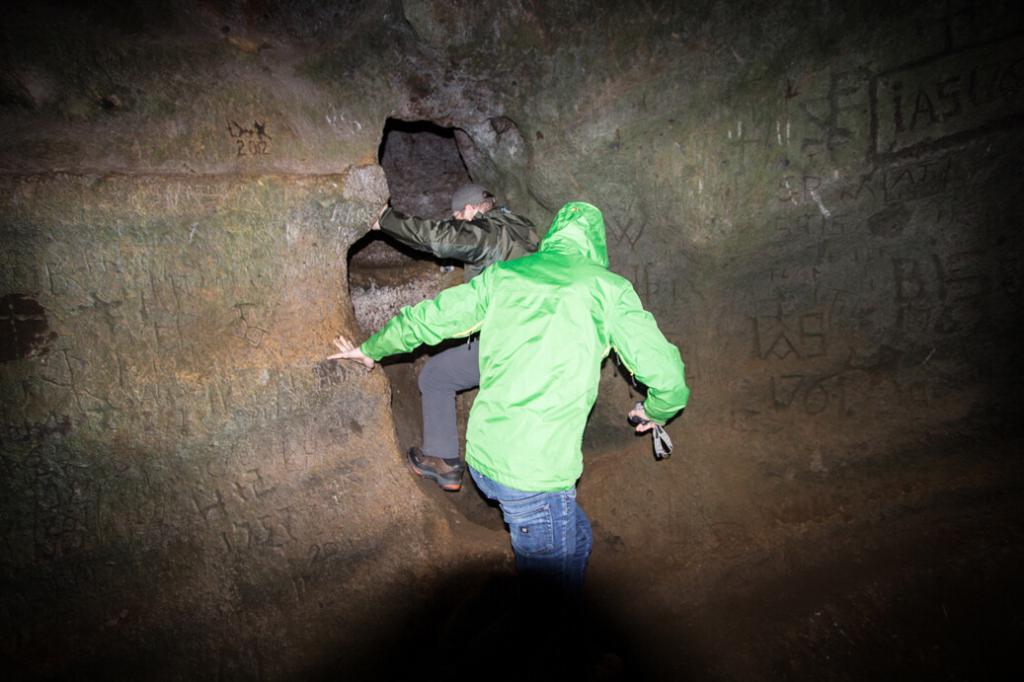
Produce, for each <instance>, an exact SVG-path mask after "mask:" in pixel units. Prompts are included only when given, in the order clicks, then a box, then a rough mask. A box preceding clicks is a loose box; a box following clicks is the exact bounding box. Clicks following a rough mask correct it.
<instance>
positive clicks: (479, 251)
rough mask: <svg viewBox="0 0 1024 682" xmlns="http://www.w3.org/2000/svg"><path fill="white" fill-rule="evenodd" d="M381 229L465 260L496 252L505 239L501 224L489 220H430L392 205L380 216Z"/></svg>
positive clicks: (408, 242) (421, 247)
mask: <svg viewBox="0 0 1024 682" xmlns="http://www.w3.org/2000/svg"><path fill="white" fill-rule="evenodd" d="M380 229H381V230H383V231H384V232H387V233H388V234H389V235H391V236H392V237H394V238H395V239H397V240H398V241H400V242H402V243H403V244H405V245H406V246H411V247H412V248H414V249H416V250H418V251H425V252H427V253H432V254H434V255H435V256H437V257H438V258H450V259H453V260H458V261H462V262H464V263H477V262H480V261H483V260H485V259H487V258H488V257H490V256H493V254H494V252H495V251H496V250H497V249H498V247H499V245H500V243H501V231H500V228H498V227H497V226H496V225H493V224H491V223H490V222H488V221H476V222H470V221H468V220H455V219H452V220H429V219H427V218H416V217H414V216H406V215H404V214H402V213H399V212H398V211H395V210H393V209H390V208H389V209H388V210H387V211H386V212H385V213H384V215H382V216H381V217H380Z"/></svg>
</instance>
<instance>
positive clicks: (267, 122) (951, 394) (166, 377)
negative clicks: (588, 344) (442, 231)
mask: <svg viewBox="0 0 1024 682" xmlns="http://www.w3.org/2000/svg"><path fill="white" fill-rule="evenodd" d="M1022 17H1024V14H1022V12H1021V10H1020V9H1019V7H1018V5H1017V4H1016V3H1011V2H994V3H977V2H972V1H971V0H950V2H946V3H917V2H886V3H873V2H863V3H855V4H850V3H834V2H825V1H821V2H813V3H803V2H775V3H762V2H747V3H728V4H726V3H714V2H700V3H687V4H685V5H681V4H679V3H671V2H666V3H659V2H650V3H640V4H639V5H637V6H635V7H634V6H632V5H630V6H621V7H620V6H619V5H618V4H616V3H610V2H608V3H605V2H566V3H532V2H511V3H478V2H455V3H451V2H440V0H406V1H405V2H397V1H395V2H379V3H378V2H363V3H359V2H357V3H347V4H345V5H344V7H341V8H336V7H333V6H328V5H327V4H321V3H314V2H294V3H277V4H269V3H261V2H239V3H230V2H225V3H216V2H214V3H206V2H203V3H191V2H178V3H166V4H163V5H161V6H160V7H159V8H156V7H154V6H150V5H148V4H146V3H119V4H116V5H115V4H114V3H98V4H94V5H92V6H91V8H88V9H85V8H75V7H73V6H71V5H65V4H62V3H53V4H51V3H35V4H33V5H31V6H22V7H19V8H18V9H17V10H15V11H13V12H12V13H11V14H10V16H9V17H7V19H6V20H5V25H4V29H3V46H4V49H3V52H2V55H0V56H2V66H3V69H2V71H3V76H2V80H0V107H2V108H0V119H2V121H3V126H4V130H5V131H6V135H5V140H4V144H3V148H2V150H0V171H2V180H0V184H2V187H3V190H2V192H0V206H2V208H0V216H2V222H0V230H2V233H3V243H4V253H3V256H2V258H3V267H2V270H0V282H2V291H0V296H3V309H2V310H0V316H2V320H3V353H4V356H3V362H2V363H0V385H2V401H0V409H2V411H3V426H4V429H3V434H2V437H3V447H2V450H3V455H2V457H3V460H2V464H3V467H4V476H3V503H2V504H3V517H2V518H3V529H2V540H3V547H4V551H3V554H4V557H3V559H2V560H0V561H2V566H3V575H4V579H5V582H6V584H7V587H6V588H5V594H4V604H3V614H4V615H3V620H2V622H3V628H4V630H3V631H4V634H5V637H4V639H5V645H4V646H5V651H4V653H5V655H6V656H7V657H8V658H9V659H10V660H12V661H15V663H14V665H15V666H21V668H19V669H21V670H24V671H26V672H29V673H31V674H35V675H48V674H58V673H59V672H60V671H61V670H64V666H68V665H71V662H70V661H69V660H68V659H66V658H65V657H64V656H63V655H62V652H63V651H74V652H75V653H76V655H84V656H86V658H87V659H88V660H94V661H100V662H99V663H97V665H100V666H102V660H101V659H102V658H103V657H105V656H122V658H121V659H119V660H121V661H122V662H123V661H124V660H128V661H129V662H135V663H138V664H139V665H148V663H146V662H145V659H146V657H147V656H151V657H152V658H153V659H154V660H157V661H162V660H163V658H169V657H171V656H174V657H175V663H174V666H176V667H174V670H175V671H180V670H182V669H191V668H189V666H195V669H194V670H193V672H196V674H199V675H208V676H216V675H218V674H219V675H222V676H226V677H230V676H231V675H236V676H238V677H247V676H248V677H253V676H256V675H258V674H262V675H267V676H271V677H282V676H287V675H289V674H294V672H295V669H294V668H292V667H289V666H299V665H300V663H299V662H298V661H300V660H301V661H305V663H303V664H302V665H312V663H310V660H311V659H314V660H316V659H317V657H327V658H330V657H339V656H345V655H348V656H355V655H356V653H357V652H358V649H359V646H358V643H359V642H360V641H361V640H360V637H359V634H358V633H359V632H361V631H363V630H362V627H363V625H364V624H365V623H367V622H377V621H387V620H388V618H389V617H390V615H393V614H391V612H389V611H388V610H387V609H379V608H377V607H378V606H379V599H380V595H381V594H384V593H387V591H388V590H390V589H392V588H393V586H394V585H395V584H402V585H408V584H410V578H411V577H414V576H417V575H424V574H429V573H430V572H431V571H433V570H435V569H436V568H437V567H438V566H443V565H449V564H451V562H457V561H462V560H465V558H466V556H467V555H470V554H472V553H473V552H476V551H480V552H482V553H486V552H491V553H492V554H493V555H495V556H505V555H503V554H502V552H503V551H507V550H503V544H502V542H503V538H502V537H501V535H500V532H498V533H495V534H492V535H488V536H486V538H487V539H486V541H485V542H484V549H481V550H474V549H466V548H465V547H462V548H456V547H455V545H454V543H453V537H454V536H453V531H452V528H451V526H450V524H449V523H448V521H447V519H448V518H449V517H447V516H445V514H443V513H435V512H438V510H439V509H440V508H442V507H443V505H444V504H445V502H444V500H443V498H437V497H428V496H425V495H424V494H423V489H422V488H419V487H417V485H416V484H415V482H414V481H412V480H411V479H410V477H409V476H408V475H407V474H406V473H405V472H404V471H402V470H401V468H400V467H399V466H398V462H399V461H400V455H399V453H398V447H397V444H396V442H395V438H394V431H393V426H392V418H391V414H390V406H389V399H390V398H389V388H388V384H387V382H386V380H385V378H384V377H383V375H382V374H381V373H380V372H375V373H369V374H367V373H365V372H363V371H362V370H361V369H359V368H355V367H351V366H334V365H333V364H324V363H321V362H320V360H321V358H322V357H323V356H324V355H325V354H326V353H327V351H328V350H329V349H330V345H329V340H330V338H332V337H333V335H334V334H336V333H338V332H348V333H350V334H358V333H359V330H358V327H357V324H356V322H355V320H354V317H353V314H352V308H351V303H350V301H349V299H348V296H347V285H348V278H347V272H346V258H347V255H348V250H349V248H350V247H351V245H352V244H353V243H355V242H356V241H357V240H358V239H359V238H360V237H361V236H362V235H363V234H365V232H366V225H367V223H368V222H369V221H370V220H371V219H372V217H373V215H374V214H375V212H376V210H378V209H379V207H380V206H381V205H382V204H383V202H384V201H385V200H386V197H387V186H386V183H385V178H384V174H383V171H382V169H381V168H380V167H379V166H378V165H377V161H378V158H377V153H378V146H379V144H380V142H381V134H382V131H383V129H384V124H385V121H386V120H387V119H388V118H389V117H393V118H398V119H404V120H426V121H433V122H434V123H436V124H438V125H441V126H446V127H449V126H450V127H454V128H455V129H456V133H455V135H456V140H457V142H458V145H459V149H460V152H461V154H462V158H463V160H464V161H465V163H466V166H467V168H468V170H469V172H470V174H471V175H472V176H473V178H474V179H476V180H478V181H481V182H484V183H485V184H487V185H489V186H491V187H493V188H495V190H497V191H498V193H499V194H500V195H502V196H503V197H504V198H506V199H507V200H508V202H509V204H510V205H511V206H512V207H513V208H515V209H517V210H519V211H522V212H525V213H526V214H527V215H530V216H531V217H532V218H533V219H535V221H536V222H537V223H538V224H539V225H546V224H547V222H548V221H549V220H550V218H551V216H552V215H553V212H554V211H555V210H557V208H558V207H559V206H560V205H561V204H562V203H563V202H565V201H568V200H572V199H583V200H588V201H591V202H593V203H595V204H596V205H597V206H598V207H600V208H601V209H602V210H603V211H604V213H605V216H606V220H607V226H608V230H609V246H610V252H611V253H610V257H611V262H612V269H614V270H615V271H617V272H619V273H621V274H623V275H625V276H627V277H629V278H630V279H631V280H632V281H633V283H634V284H635V285H636V288H637V290H638V292H639V293H640V296H641V298H642V300H643V301H644V303H645V305H646V306H647V307H648V309H650V310H651V311H652V312H654V314H655V315H656V317H657V318H658V320H659V323H660V324H661V326H662V329H663V330H664V331H665V333H666V335H667V336H668V337H669V338H670V339H671V340H673V341H674V342H675V343H677V344H678V345H679V347H680V349H681V351H682V355H683V358H684V360H686V362H687V371H688V380H689V382H690V384H691V386H692V388H693V390H694V393H693V401H692V404H691V406H690V407H689V408H688V409H687V411H686V413H685V414H684V416H682V417H681V418H679V419H677V420H676V421H675V422H673V423H672V425H671V426H670V428H669V430H670V433H671V434H672V436H673V437H674V439H675V440H676V443H677V448H678V449H677V453H676V455H675V457H674V458H673V459H672V460H671V461H669V462H662V463H655V462H654V461H653V460H652V459H651V458H650V455H649V450H648V448H649V444H648V442H647V441H646V440H641V439H635V438H633V437H632V436H631V435H630V433H629V432H628V430H626V429H624V428H623V425H622V415H623V414H624V413H625V411H626V410H627V409H628V407H629V406H630V405H631V403H632V401H633V400H635V399H636V396H637V395H638V393H637V390H636V389H635V388H633V387H631V386H630V385H629V384H628V383H627V382H626V381H624V379H623V377H621V376H618V374H617V372H616V369H615V366H614V363H613V362H609V363H607V364H606V367H605V370H604V378H603V382H602V399H601V400H600V402H599V404H598V406H597V407H596V409H595V413H594V415H593V418H592V420H591V423H590V426H589V428H588V433H587V435H586V437H585V448H586V451H587V456H588V461H587V475H585V477H584V480H583V482H582V484H581V500H582V502H583V504H584V506H585V507H586V508H587V509H588V511H589V512H590V513H591V515H592V517H593V518H594V520H595V533H596V536H597V545H596V547H597V548H596V550H595V555H594V559H593V564H592V567H593V568H592V573H591V576H592V581H593V583H594V584H596V585H601V586H605V587H609V588H610V587H611V586H612V585H614V586H616V589H619V590H623V589H627V588H625V587H623V585H628V584H630V582H631V581H629V580H626V581H623V580H620V579H619V578H620V577H621V576H636V575H647V574H649V573H648V572H649V571H651V570H655V568H657V567H660V568H661V569H663V570H664V569H665V567H668V568H667V570H668V572H667V573H663V574H662V575H663V577H664V578H665V579H663V580H660V581H649V582H647V583H645V584H644V586H643V587H642V588H634V589H639V590H641V592H643V593H644V595H645V596H646V597H649V598H650V599H651V600H653V601H658V600H660V601H662V602H665V601H670V602H671V601H673V600H674V601H675V602H678V601H679V600H683V601H686V600H700V599H708V598H710V597H711V595H713V594H715V593H716V590H718V589H721V586H722V585H723V584H724V583H728V582H730V581H732V583H735V582H736V581H737V580H739V581H740V582H742V581H744V580H753V577H752V576H755V575H760V574H765V573H773V574H774V573H780V574H781V573H785V572H787V571H791V570H794V565H795V564H799V563H801V562H811V561H814V560H815V557H814V552H812V551H810V550H800V549H794V547H793V544H792V543H794V542H797V543H800V542H802V543H808V546H813V545H814V543H819V544H817V545H816V550H817V551H818V552H819V553H822V554H827V553H828V552H829V551H830V549H829V546H828V545H827V543H826V544H821V541H822V540H823V539H828V538H834V537H837V536H843V535H856V533H857V532H860V530H862V529H863V528H865V527H873V526H874V525H877V524H878V523H880V522H881V521H882V520H883V519H886V518H891V516H892V515H893V514H895V515H897V516H899V515H901V514H903V515H906V514H912V513H913V512H914V511H915V510H920V509H923V508H926V507H928V506H929V505H932V504H935V503H936V501H937V500H941V499H945V497H944V496H948V495H949V494H952V493H957V492H963V491H975V492H976V493H977V494H978V495H979V496H984V495H990V496H991V495H995V494H996V493H998V492H1000V491H1005V490H1007V489H1010V490H1013V489H1014V488H1013V486H1016V485H1018V481H1019V478H1017V477H1016V474H1014V475H1012V476H1011V475H1008V473H1007V472H1008V469H1007V467H1009V466H1010V465H1011V464H1012V461H1011V460H1012V457H1011V455H1012V453H1013V452H1015V451H1016V449H1015V448H1009V449H1007V452H1009V453H1010V454H1009V455H1005V456H1004V457H1002V458H1000V457H996V458H994V459H992V460H990V459H986V460H984V462H979V461H978V460H977V458H971V457H970V456H969V453H970V452H972V451H973V450H972V448H974V447H976V444H977V443H979V442H982V441H984V440H985V439H988V440H991V439H999V438H1004V439H1011V438H1015V437H1018V436H1019V426H1018V419H1017V417H1018V416H1019V407H1018V406H1019V404H1020V398H1021V389H1020V387H1021V383H1020V376H1021V369H1020V362H1019V360H1018V359H1017V357H1016V356H1015V354H1014V352H1013V350H1014V343H1013V342H1014V340H1015V337H1014V331H1015V328H1016V326H1017V323H1018V320H1019V318H1020V272H1021V248H1020V247H1021V237H1020V233H1019V226H1020V223H1021V214H1022V210H1024V208H1022V200H1021V192H1020V189H1021V182H1020V179H1019V175H1018V173H1017V166H1018V162H1019V159H1020V158H1021V157H1022V154H1021V152H1022V143H1024V135H1022V133H1021V130H1020V122H1021V113H1022V111H1024V100H1022V98H1024V91H1022V77H1024V65H1022V58H1021V55H1022V53H1024V50H1022V47H1024V42H1022V38H1021V34H1022ZM1011 442H1012V441H1011ZM627 462H628V466H629V467H630V475H631V482H632V484H631V485H630V486H628V487H623V486H621V485H619V481H620V478H619V477H620V476H621V471H622V469H623V466H624V464H625V463H627ZM410 518H414V519H417V521H416V522H415V523H409V519H410ZM641 548H655V550H656V551H638V550H640V549H641ZM836 551H838V550H836ZM726 564H728V565H731V566H740V567H744V568H742V570H740V569H738V570H737V571H733V572H723V571H722V570H721V567H722V566H723V565H726ZM737 576H739V577H737ZM632 596H635V595H632ZM389 603H391V604H393V605H394V607H395V608H398V604H397V603H396V602H389ZM154 604H155V605H156V606H155V607H154ZM389 614H390V615H389ZM200 633H202V634H200ZM69 642H70V643H71V646H70V648H69V646H68V643H69ZM140 642H145V646H143V647H142V649H141V653H140V650H138V649H137V647H138V646H139V643H140ZM272 642H284V644H285V645H286V647H292V650H293V651H294V655H293V656H284V657H278V658H277V659H274V660H273V661H271V660H269V657H267V656H265V655H262V654H260V653H259V652H260V651H265V650H266V649H267V647H268V646H269V645H270V644H271V643H272ZM129 648H131V649H133V651H134V653H131V654H130V655H129V654H128V652H127V649H129ZM122 649H123V650H122ZM339 651H340V652H341V653H339ZM83 652H84V653H83ZM90 652H91V653H90ZM310 652H316V653H315V654H313V653H310ZM345 652H347V653H345ZM89 656H92V658H91V659H90V658H89ZM125 657H127V658H125ZM162 657H163V658H162ZM332 660H333V659H332ZM201 661H205V662H208V661H214V662H213V663H212V664H208V665H204V664H201V663H200V662H201ZM210 665H212V666H213V667H212V668H211V667H210ZM325 665H326V664H325ZM261 666H262V667H261ZM211 670H214V672H211ZM217 671H219V672H217ZM168 674H169V675H171V673H168ZM174 674H177V673H174ZM172 676H173V675H172Z"/></svg>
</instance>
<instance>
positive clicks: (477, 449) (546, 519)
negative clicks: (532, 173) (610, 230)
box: [330, 202, 690, 593]
mask: <svg viewBox="0 0 1024 682" xmlns="http://www.w3.org/2000/svg"><path fill="white" fill-rule="evenodd" d="M476 331H479V332H480V341H479V343H480V377H481V379H480V393H479V394H478V395H477V398H476V401H475V402H474V404H473V408H472V410H471V411H470V417H469V427H468V432H467V438H466V461H467V464H468V465H469V468H470V472H471V473H472V475H473V479H474V481H476V483H477V485H478V487H480V489H481V490H482V491H483V492H484V494H485V495H487V496H488V497H490V498H492V499H495V500H497V501H498V503H499V505H500V506H501V509H502V512H503V514H504V517H505V521H506V522H507V523H508V526H509V532H510V534H511V537H512V548H513V551H514V553H515V556H516V565H517V567H518V569H519V571H520V573H526V574H531V575H541V576H549V577H553V578H555V579H557V581H558V584H559V586H560V587H561V588H563V589H565V590H566V591H568V592H569V593H579V591H580V590H581V589H582V584H583V574H584V571H585V569H586V564H587V559H588V557H589V554H590V548H591V543H592V538H591V532H590V524H589V521H588V520H587V517H586V515H585V514H584V513H583V510H582V509H580V508H579V506H578V505H577V504H576V499H575V498H576V481H577V479H578V478H579V477H580V474H581V472H582V471H583V455H582V449H581V445H582V440H583V429H584V426H585V425H586V421H587V415H588V414H589V412H590V409H591V407H592V406H593V404H594V401H595V399H596V398H597V390H598V382H599V379H600V371H601V361H602V360H603V359H604V358H605V357H606V356H607V355H608V354H609V352H610V351H611V350H613V349H614V350H615V352H616V353H617V355H618V357H619V359H620V360H621V362H622V363H623V365H624V366H625V367H626V368H627V369H628V370H629V371H630V372H631V373H632V374H633V375H634V376H635V378H636V379H638V380H639V381H641V382H643V383H644V384H646V385H647V388H648V391H647V398H646V400H645V401H644V403H643V407H642V409H640V410H638V411H634V412H633V413H632V414H635V415H636V416H638V417H640V418H642V419H646V420H649V423H646V424H640V425H638V426H637V427H636V429H637V430H638V431H644V430H648V429H650V428H653V425H654V424H655V423H657V424H663V423H664V422H665V421H666V420H668V419H670V418H671V417H673V416H674V415H675V414H676V413H677V412H679V410H681V409H683V407H685V406H686V404H687V401H688V399H689V395H690V391H689V389H688V388H687V386H686V381H685V376H684V368H683V362H682V360H681V358H680V356H679V351H678V349H677V348H676V347H675V346H674V345H672V344H671V343H669V342H668V340H666V339H665V337H664V335H663V334H662V333H661V331H660V330H659V329H658V325H657V323H656V322H655V320H654V317H653V316H652V315H651V314H650V313H648V312H647V311H645V310H644V309H643V306H642V305H641V303H640V299H639V297H638V296H637V294H636V291H635V290H634V289H633V286H632V285H631V284H630V282H629V281H628V280H626V279H625V278H623V277H620V276H619V275H617V274H615V273H613V272H611V271H609V270H608V254H607V249H606V246H605V229H604V219H603V217H602V215H601V212H600V211H599V210H598V209H597V208H595V207H594V206H591V205H590V204H587V203H583V202H572V203H569V204H566V205H565V206H563V207H562V209H561V210H560V211H559V212H558V215H557V216H556V217H555V219H554V221H553V222H552V224H551V228H550V230H549V231H548V233H547V235H546V236H545V237H544V240H543V242H541V245H540V249H539V251H538V252H537V253H535V254H532V255H529V256H524V257H522V258H518V259H516V260H512V261H507V262H503V263H498V264H496V265H494V266H492V267H490V268H488V269H486V270H484V272H483V273H482V274H480V275H479V276H477V277H475V278H473V279H472V280H471V281H470V282H469V283H467V284H463V285H461V286H458V287H454V288H452V289H448V290H446V291H443V292H441V294H440V295H438V296H437V298H435V299H433V300H431V301H423V302H422V303H419V304H418V305H415V306H412V307H406V308H403V309H402V310H401V311H400V312H399V314H398V315H396V316H395V317H394V318H392V319H391V320H390V321H389V322H388V323H387V324H386V325H385V326H384V328H383V329H381V330H380V331H379V332H377V333H376V334H374V335H373V336H371V337H370V338H369V339H367V340H366V341H365V342H364V343H363V344H362V345H361V346H359V347H355V346H354V345H353V344H352V343H351V342H350V341H349V340H348V339H346V338H344V337H339V338H338V339H336V340H335V345H336V346H337V347H338V349H339V351H340V352H339V353H336V354H334V355H332V356H330V358H331V359H350V360H358V361H361V362H363V364H364V365H366V366H367V367H369V368H372V367H373V365H374V362H375V361H377V360H379V359H381V358H383V357H385V356H387V355H393V354H396V353H405V352H408V351H409V350H411V349H413V348H415V347H417V346H418V345H420V344H424V343H425V344H436V343H439V342H440V341H442V340H444V339H447V338H453V337H461V336H467V335H469V334H472V333H474V332H476Z"/></svg>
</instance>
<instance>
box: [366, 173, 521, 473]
mask: <svg viewBox="0 0 1024 682" xmlns="http://www.w3.org/2000/svg"><path fill="white" fill-rule="evenodd" d="M373 229H379V230H382V231H383V232H386V233H387V234H389V235H390V236H392V237H394V238H395V239H397V240H398V241H400V242H401V243H403V244H405V245H407V246H410V247H412V248H414V249H418V250H420V251H425V252H427V253H430V254H433V255H434V256H436V257H438V258H444V259H451V260H458V261H462V262H463V263H465V279H466V281H469V280H470V279H472V278H473V277H475V276H476V275H478V274H480V272H482V271H483V269H484V268H486V267H487V266H488V265H491V264H492V263H496V262H498V261H505V260H509V259H512V258H518V257H519V256H523V255H526V254H527V253H532V252H534V251H536V250H537V233H536V231H535V230H534V227H533V223H531V222H530V221H529V220H528V219H526V218H523V217H522V216H518V215H516V214H514V213H512V212H511V211H509V210H508V209H506V208H504V207H500V206H497V202H496V200H495V198H494V196H493V195H492V194H491V193H490V192H488V191H487V190H485V189H484V188H483V187H481V186H480V185H475V184H470V185H463V186H462V187H460V188H459V189H457V190H456V191H455V193H454V194H453V195H452V218H450V219H448V220H429V219H427V218H416V217H412V216H406V215H403V214H401V213H399V212H398V211H395V210H394V209H390V208H388V209H386V210H385V211H384V212H383V213H382V214H381V216H380V217H379V218H378V219H377V222H376V223H374V225H373ZM418 383H419V387H420V406H421V409H422V412H423V442H422V445H421V447H413V448H411V449H410V450H409V452H408V458H409V464H410V466H412V468H413V470H414V471H416V473H418V474H419V475H420V476H425V477H427V478H429V479H431V480H433V481H434V482H436V483H437V484H438V485H439V486H441V488H442V489H444V490H448V491H450V492H456V491H458V490H460V489H461V488H462V474H463V472H464V471H465V467H464V466H463V464H462V462H461V460H460V459H459V434H458V428H457V425H456V418H455V395H456V393H458V392H459V391H465V390H468V389H471V388H476V387H477V386H479V385H480V368H479V345H478V344H476V343H474V342H473V341H472V340H469V341H468V342H467V343H465V344H460V345H459V346H456V347H454V348H449V349H447V350H444V351H442V352H440V353H438V354H437V355H434V356H433V357H431V358H430V359H429V360H427V362H426V364H425V365H424V366H423V369H422V371H420V375H419V380H418Z"/></svg>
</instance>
